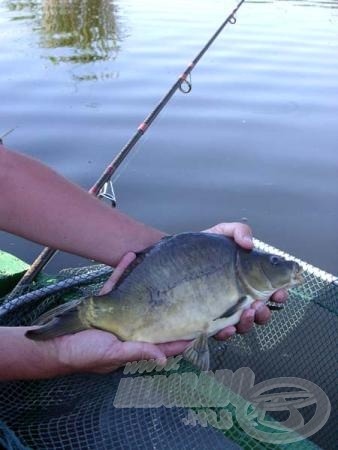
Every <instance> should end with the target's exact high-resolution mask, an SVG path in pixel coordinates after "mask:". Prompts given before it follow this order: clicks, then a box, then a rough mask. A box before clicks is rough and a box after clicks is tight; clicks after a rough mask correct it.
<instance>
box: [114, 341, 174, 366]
mask: <svg viewBox="0 0 338 450" xmlns="http://www.w3.org/2000/svg"><path fill="white" fill-rule="evenodd" d="M119 350H120V351H118V355H116V356H117V358H118V359H119V361H121V363H127V362H129V361H141V360H146V359H156V360H157V361H158V362H159V363H160V364H165V363H166V355H165V353H164V352H163V351H162V350H161V348H160V347H159V346H158V345H154V344H148V343H147V342H133V341H126V342H121V345H120V349H119Z"/></svg>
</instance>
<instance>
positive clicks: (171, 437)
mask: <svg viewBox="0 0 338 450" xmlns="http://www.w3.org/2000/svg"><path fill="white" fill-rule="evenodd" d="M256 246H257V247H259V248H262V249H264V250H267V251H273V252H274V253H280V254H282V255H285V254H283V253H282V252H279V251H278V250H276V249H274V248H272V247H269V246H267V245H265V244H263V243H261V242H259V241H256ZM286 256H288V257H289V255H286ZM294 259H295V258H294ZM297 261H298V262H299V263H300V264H302V266H303V267H304V269H305V283H304V284H303V285H302V286H300V287H298V288H296V289H293V290H292V291H290V295H289V300H288V302H287V304H286V305H285V307H284V308H283V309H282V310H280V311H276V312H274V313H273V317H272V320H271V321H270V323H269V324H268V325H266V326H263V327H259V326H256V327H255V328H254V329H253V330H252V332H251V333H249V334H247V335H244V336H239V335H236V336H235V337H233V338H231V340H228V341H227V342H225V343H220V342H219V341H214V340H211V341H212V342H211V354H212V357H211V369H212V371H211V372H210V373H209V374H203V376H202V375H201V374H199V373H198V372H197V371H196V370H195V369H193V368H192V367H191V366H189V365H188V364H187V363H184V362H182V361H180V363H179V368H178V370H171V371H166V370H162V371H159V369H156V370H154V371H150V369H147V370H148V372H147V370H145V369H143V370H142V369H140V367H139V368H138V370H136V369H135V370H131V369H130V368H129V369H128V370H129V373H128V370H127V369H120V370H118V371H116V372H113V373H111V374H108V375H94V374H79V375H72V376H67V377H58V378H54V379H51V380H40V381H20V382H5V383H1V385H0V404H1V412H0V445H1V444H2V445H3V447H5V448H8V449H24V448H31V449H60V450H61V449H63V450H65V449H67V450H68V449H69V450H73V449H74V450H75V449H113V448H114V449H129V448H130V449H160V450H162V449H207V448H212V449H224V448H230V449H231V448H233V449H236V448H237V449H238V448H244V449H263V448H264V449H277V448H278V449H279V448H288V449H309V448H316V447H317V448H318V447H320V448H323V449H330V450H331V449H333V448H336V444H337V442H338V430H337V426H336V425H337V403H338V402H337V400H338V399H337V396H338V394H337V389H336V387H337V386H336V385H337V383H336V378H337V373H338V370H337V369H338V363H337V362H338V358H337V348H336V345H337V334H338V331H337V330H338V326H337V325H338V307H337V297H338V286H337V281H336V280H335V278H334V277H333V276H331V275H330V274H327V273H325V272H323V271H320V270H319V269H316V268H314V267H312V266H310V265H308V264H305V263H304V262H302V261H299V260H297ZM101 268H102V267H98V266H90V267H87V268H82V269H76V270H66V271H63V272H61V273H60V274H59V275H58V277H57V278H56V279H54V280H52V283H55V281H57V282H60V281H62V280H68V279H69V278H74V277H75V276H78V275H85V276H86V275H88V274H91V273H94V272H95V271H97V270H98V269H101ZM105 278H106V276H101V278H97V277H96V278H95V279H94V280H92V281H90V280H89V281H88V280H87V284H86V285H85V286H78V287H71V288H69V287H67V286H69V285H67V281H65V286H66V287H67V291H66V293H65V291H64V290H63V291H62V292H61V293H55V294H53V295H49V296H48V297H43V298H41V297H40V299H36V300H34V308H32V307H31V306H27V305H26V304H25V303H21V304H20V306H19V307H14V308H13V305H12V304H10V303H9V302H8V299H6V298H5V299H3V301H2V306H1V310H0V311H1V314H0V325H27V324H30V323H32V321H33V320H34V319H35V318H36V317H38V316H39V315H40V314H41V313H43V312H44V311H47V310H48V309H50V308H51V307H53V306H56V305H57V304H60V303H62V302H65V301H69V300H70V299H73V298H78V297H79V296H83V295H87V294H89V293H92V292H98V290H99V288H100V286H101V285H102V283H103V281H104V279H105ZM48 283H51V280H50V279H49V280H48ZM46 285H47V279H45V278H42V279H40V280H39V282H38V283H37V284H36V285H35V286H34V289H36V288H40V287H42V286H45V287H46ZM6 305H7V309H8V311H7V313H6ZM8 305H11V306H10V307H9V306H8ZM224 369H227V370H224ZM231 371H232V372H231ZM132 372H137V373H134V374H133V373H132ZM231 374H235V375H236V374H237V376H236V377H235V375H231ZM159 377H160V378H159ZM175 377H176V378H175ZM178 377H179V378H178ZM203 377H204V378H203ZM229 377H230V378H229ZM231 377H232V378H231ZM250 377H251V378H250ZM252 377H253V378H252ZM285 377H288V378H285ZM291 377H292V380H291ZM272 379H277V381H274V382H272V381H271V380H272ZM299 379H301V380H303V381H302V384H301V388H302V389H303V391H304V389H305V390H306V388H307V392H306V394H307V395H308V394H309V392H310V393H311V392H312V397H315V398H316V400H318V401H317V403H316V401H308V402H304V401H303V403H302V405H300V406H299V404H298V408H297V407H293V406H290V403H287V402H288V401H290V395H289V397H288V398H287V397H286V396H285V390H286V389H285V383H284V385H283V383H281V381H283V380H284V381H285V380H287V382H286V385H287V386H288V392H289V394H290V393H291V394H294V397H293V402H295V401H296V400H297V401H300V399H299V398H300V397H302V396H301V395H300V394H299V391H297V386H296V385H297V380H299ZM196 380H197V383H198V389H196V386H195V385H194V382H196ZM227 380H228V381H227ZM229 380H232V381H231V382H229ZM236 380H237V381H236ZM250 380H251V381H250ZM267 380H270V385H269V387H268V388H267V389H265V391H264V389H263V391H264V392H263V391H262V392H260V393H259V392H258V393H257V392H256V393H254V392H253V390H252V389H251V388H252V386H253V385H254V386H255V387H256V386H257V384H258V383H261V382H266V381H267ZM290 380H291V381H290ZM304 380H307V381H304ZM309 382H310V383H309ZM133 383H134V384H133ZM149 383H150V384H149ZM250 383H251V384H250ZM306 383H308V384H306ZM314 385H316V386H318V387H319V388H320V390H319V391H316V390H315V391H313V386H314ZM250 389H251V391H250ZM311 389H312V391H311ZM150 391H151V393H150ZM249 391H250V392H251V393H252V395H251V398H250V402H251V404H253V403H254V404H255V406H256V408H253V407H252V406H251V410H250V406H249V407H248V406H247V398H248V397H247V395H244V394H245V393H247V392H249ZM154 392H155V393H156V395H155V397H154V395H153V394H154ZM297 392H298V393H297ZM318 392H319V393H318ZM323 392H324V393H325V394H324V397H325V398H326V400H325V398H324V397H323ZM271 393H272V394H274V397H273V399H272V398H270V400H269V399H267V397H266V395H269V394H271ZM254 394H255V395H256V397H255V398H253V397H254ZM263 394H265V397H264V395H263ZM257 395H258V396H259V395H260V398H258V400H257ZM291 396H292V395H291ZM316 396H317V397H316ZM249 397H250V396H249ZM303 397H304V395H303ZM305 397H306V395H305ZM154 398H155V400H156V399H157V403H156V401H155V403H154ZM220 398H221V399H223V403H222V402H221V403H222V404H220ZM145 399H146V400H148V403H147V402H145ZM159 399H160V401H158V400H159ZM217 399H218V400H217ZM224 399H227V400H228V401H224ZM328 402H329V403H328ZM272 403H274V405H273V406H274V407H270V408H269V407H268V408H267V405H268V406H269V405H270V406H271V404H272ZM294 404H295V403H293V405H294ZM161 405H162V406H161ZM163 405H164V406H163ZM330 405H331V412H330ZM296 406H297V405H296ZM253 411H254V412H255V414H253V413H252V412H253ZM295 411H298V412H299V413H300V414H301V416H302V418H303V422H299V420H298V425H297V426H298V429H297V431H296V432H294V433H293V434H290V433H291V430H289V429H288V428H284V427H283V426H282V425H281V424H282V423H283V424H284V426H285V427H287V426H288V425H289V423H290V422H288V417H290V416H291V415H293V417H294V418H295V420H296V422H297V417H298V416H297V413H296V412H295ZM329 412H330V415H329V417H328V419H327V416H328V413H329ZM250 414H251V416H250ZM314 416H316V417H317V422H318V421H319V425H318V423H317V424H314V422H311V420H313V417H314ZM296 422H294V423H296ZM248 423H249V425H248ZM309 423H310V428H306V424H309ZM311 423H313V425H311ZM311 427H312V428H311ZM316 427H317V428H318V430H316V429H315V428H316ZM296 428H297V427H296ZM314 431H316V432H314ZM266 433H268V434H266ZM290 436H291V438H290Z"/></svg>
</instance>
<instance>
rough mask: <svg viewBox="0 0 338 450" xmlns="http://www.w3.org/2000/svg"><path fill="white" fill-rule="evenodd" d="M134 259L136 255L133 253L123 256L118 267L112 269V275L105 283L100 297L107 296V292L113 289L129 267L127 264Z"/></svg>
mask: <svg viewBox="0 0 338 450" xmlns="http://www.w3.org/2000/svg"><path fill="white" fill-rule="evenodd" d="M135 258H136V255H135V253H133V252H128V253H126V254H125V255H124V256H123V258H122V259H121V261H120V262H119V263H118V265H117V266H116V268H115V269H114V272H113V274H112V275H111V276H110V277H109V279H108V280H107V281H106V282H105V284H104V286H103V288H102V289H101V291H100V295H103V294H107V293H108V292H110V291H111V290H112V289H113V287H114V286H115V284H116V283H117V282H118V280H119V279H120V277H121V275H122V274H123V272H124V271H125V270H126V268H127V267H128V266H129V264H130V263H131V262H133V261H134V259H135Z"/></svg>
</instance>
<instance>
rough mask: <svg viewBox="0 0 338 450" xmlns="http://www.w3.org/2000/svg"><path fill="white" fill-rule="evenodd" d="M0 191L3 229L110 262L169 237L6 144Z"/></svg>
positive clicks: (2, 151) (1, 158)
mask: <svg viewBox="0 0 338 450" xmlns="http://www.w3.org/2000/svg"><path fill="white" fill-rule="evenodd" d="M0 192H1V197H0V229H2V230H5V231H8V232H10V233H13V234H17V235H19V236H22V237H25V238H27V239H30V240H32V241H35V242H37V243H40V244H42V245H47V246H49V247H53V248H58V249H60V250H64V251H67V252H70V253H75V254H78V255H80V256H84V257H87V258H90V259H95V260H97V261H101V262H103V263H106V264H110V265H116V264H117V262H118V261H119V260H120V259H121V257H122V256H123V255H124V254H125V253H126V252H127V251H139V250H141V249H143V248H145V247H147V246H149V245H151V244H153V243H155V242H157V241H158V240H159V239H160V238H161V237H163V236H164V233H162V232H161V231H159V230H156V229H153V228H151V227H148V226H145V225H144V224H142V223H140V222H137V221H136V220H133V219H132V218H130V217H128V216H126V215H124V214H122V213H121V212H119V211H117V210H113V209H112V208H110V207H108V206H107V205H105V204H104V203H102V202H101V201H99V200H98V199H96V198H94V197H93V196H91V195H90V194H88V193H87V192H86V191H84V190H83V189H81V188H80V187H78V186H76V185H74V184H73V183H71V182H69V181H68V180H66V179H65V178H63V177H62V176H60V175H59V174H57V173H56V172H54V171H53V170H51V169H50V168H48V167H47V166H45V165H43V164H42V163H40V162H38V161H36V160H34V159H32V158H29V157H26V156H24V155H21V154H18V153H15V152H11V151H6V150H5V149H4V147H2V146H1V145H0Z"/></svg>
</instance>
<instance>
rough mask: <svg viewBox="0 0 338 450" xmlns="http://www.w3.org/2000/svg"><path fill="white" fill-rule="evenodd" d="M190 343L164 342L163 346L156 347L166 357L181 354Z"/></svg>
mask: <svg viewBox="0 0 338 450" xmlns="http://www.w3.org/2000/svg"><path fill="white" fill-rule="evenodd" d="M190 343H191V341H174V342H165V343H164V344H157V347H158V348H160V350H161V351H162V352H163V353H165V355H166V356H175V355H178V354H180V353H183V352H184V350H185V349H186V348H187V347H188V345H189V344H190Z"/></svg>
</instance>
